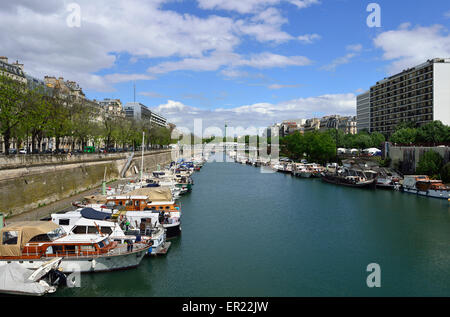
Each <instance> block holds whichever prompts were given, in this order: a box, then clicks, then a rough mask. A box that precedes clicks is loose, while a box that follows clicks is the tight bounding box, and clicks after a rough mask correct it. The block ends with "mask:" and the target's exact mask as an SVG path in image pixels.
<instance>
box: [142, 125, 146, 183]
mask: <svg viewBox="0 0 450 317" xmlns="http://www.w3.org/2000/svg"><path fill="white" fill-rule="evenodd" d="M144 137H145V132H142V158H141V183H142V177H143V176H144Z"/></svg>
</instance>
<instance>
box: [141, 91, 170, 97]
mask: <svg viewBox="0 0 450 317" xmlns="http://www.w3.org/2000/svg"><path fill="white" fill-rule="evenodd" d="M139 95H141V96H145V97H149V98H167V96H164V95H161V94H159V93H157V92H154V91H141V92H140V93H139Z"/></svg>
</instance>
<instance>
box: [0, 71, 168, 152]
mask: <svg viewBox="0 0 450 317" xmlns="http://www.w3.org/2000/svg"><path fill="white" fill-rule="evenodd" d="M171 130H172V128H170V129H169V128H165V127H159V126H153V125H151V124H150V122H141V121H135V120H134V119H129V118H124V117H120V116H113V115H110V114H108V113H107V112H106V111H102V109H101V108H100V106H99V105H98V104H96V103H94V102H93V101H90V100H87V99H81V98H74V97H71V96H65V95H64V94H63V93H61V91H59V89H56V88H55V89H52V90H51V92H49V89H47V88H46V87H37V88H35V89H28V87H27V85H26V84H23V83H20V82H17V81H14V80H12V79H11V78H9V77H6V76H1V75H0V135H1V136H2V137H3V141H4V143H5V149H6V151H5V154H6V155H8V154H9V148H10V144H11V143H12V141H13V140H15V141H16V142H17V144H19V145H21V144H24V145H28V146H27V147H29V148H32V149H33V150H38V151H42V150H43V146H42V141H43V140H44V139H52V138H54V139H55V144H54V146H53V148H54V149H55V150H59V149H60V147H61V142H63V141H64V142H65V144H67V145H68V146H69V148H70V150H72V151H73V150H74V149H76V148H79V149H81V150H83V149H84V147H85V146H86V145H87V144H88V143H89V142H91V143H92V144H94V145H95V146H97V147H99V146H100V145H104V146H105V147H106V148H109V147H115V146H116V145H117V146H121V147H123V148H125V147H133V148H136V147H138V146H141V143H142V132H145V139H144V142H145V143H144V144H145V146H146V147H150V145H168V144H170V143H171V141H172V140H171V132H172V131H171ZM28 140H30V141H28Z"/></svg>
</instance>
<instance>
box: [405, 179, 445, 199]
mask: <svg viewBox="0 0 450 317" xmlns="http://www.w3.org/2000/svg"><path fill="white" fill-rule="evenodd" d="M401 190H402V191H404V192H406V193H411V194H417V195H422V196H427V197H434V198H441V199H447V200H449V199H450V187H448V186H446V185H444V184H443V183H442V181H441V180H431V179H430V178H429V177H428V176H426V175H406V176H405V178H404V180H403V184H402V187H401Z"/></svg>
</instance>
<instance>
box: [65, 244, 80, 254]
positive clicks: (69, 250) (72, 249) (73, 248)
mask: <svg viewBox="0 0 450 317" xmlns="http://www.w3.org/2000/svg"><path fill="white" fill-rule="evenodd" d="M64 251H66V253H72V254H74V253H77V251H78V247H77V246H75V245H66V246H64Z"/></svg>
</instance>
